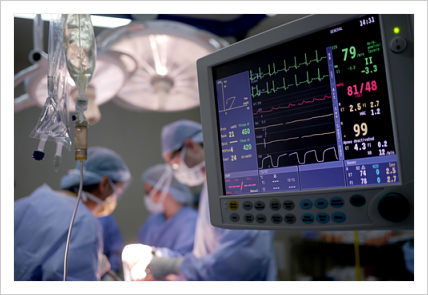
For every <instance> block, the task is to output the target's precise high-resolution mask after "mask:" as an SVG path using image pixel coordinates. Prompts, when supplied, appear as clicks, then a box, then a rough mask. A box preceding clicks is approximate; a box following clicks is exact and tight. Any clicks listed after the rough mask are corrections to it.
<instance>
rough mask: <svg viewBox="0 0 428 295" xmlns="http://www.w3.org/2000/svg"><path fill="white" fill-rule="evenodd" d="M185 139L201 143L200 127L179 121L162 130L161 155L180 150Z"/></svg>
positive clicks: (196, 124) (197, 124) (189, 122)
mask: <svg viewBox="0 0 428 295" xmlns="http://www.w3.org/2000/svg"><path fill="white" fill-rule="evenodd" d="M186 139H192V140H193V141H194V142H196V143H202V142H203V140H202V126H201V124H199V123H196V122H194V121H189V120H179V121H175V122H173V123H170V124H168V125H165V126H164V127H163V128H162V154H163V155H165V154H167V153H170V152H174V151H176V150H178V149H180V148H181V147H182V146H183V145H184V142H185V141H186Z"/></svg>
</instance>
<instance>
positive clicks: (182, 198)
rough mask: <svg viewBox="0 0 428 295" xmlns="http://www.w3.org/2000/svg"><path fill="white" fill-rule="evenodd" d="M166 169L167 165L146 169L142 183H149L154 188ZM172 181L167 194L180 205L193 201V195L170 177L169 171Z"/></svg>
mask: <svg viewBox="0 0 428 295" xmlns="http://www.w3.org/2000/svg"><path fill="white" fill-rule="evenodd" d="M167 169H170V166H169V165H168V164H158V165H156V166H153V167H150V168H149V169H147V170H146V171H145V172H144V173H143V175H142V177H141V178H142V180H143V182H147V183H149V184H150V185H151V186H153V187H154V186H155V185H156V183H157V182H158V181H159V179H160V178H161V177H162V175H163V174H164V173H168V171H167ZM170 173H171V176H172V180H171V185H170V186H169V188H168V190H167V192H168V193H169V194H170V195H171V196H172V197H173V198H174V199H175V200H176V201H177V202H180V203H182V204H190V203H192V201H193V195H192V193H191V192H190V190H189V188H188V187H187V186H185V185H184V184H182V183H181V182H178V181H177V180H176V179H175V178H174V176H173V175H172V171H170ZM164 188H165V187H164V186H161V187H160V188H159V189H160V190H162V189H164Z"/></svg>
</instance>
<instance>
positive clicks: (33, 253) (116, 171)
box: [14, 147, 131, 281]
mask: <svg viewBox="0 0 428 295" xmlns="http://www.w3.org/2000/svg"><path fill="white" fill-rule="evenodd" d="M79 169H80V164H79V163H78V164H77V167H76V168H75V169H73V170H70V171H69V173H68V174H67V175H66V176H65V177H63V178H62V180H61V189H62V190H61V191H54V190H52V189H51V188H50V187H49V186H47V185H46V184H45V185H42V186H41V187H39V188H37V189H36V190H35V191H34V192H33V193H32V194H31V195H29V196H28V197H25V198H22V199H20V200H18V201H16V202H15V251H14V252H15V253H14V254H15V257H14V259H15V263H14V266H15V274H14V275H15V280H19V281H22V280H23V281H29V280H62V279H63V266H64V251H65V244H66V240H67V231H68V226H69V223H70V219H71V216H72V212H73V209H74V206H75V202H76V195H77V190H78V187H79V182H80V180H79ZM130 178H131V175H130V172H129V169H128V167H127V166H126V164H125V163H124V161H123V160H122V158H121V157H120V156H119V155H118V154H116V153H115V152H113V151H111V150H109V149H106V148H102V147H93V148H89V149H88V159H87V161H84V162H83V192H82V203H83V204H81V206H79V208H78V210H77V214H76V217H75V220H74V226H73V231H72V235H71V241H70V248H69V249H70V251H69V256H68V268H67V269H68V277H67V279H68V280H79V281H86V280H97V279H100V276H101V273H100V265H102V264H101V262H102V261H103V260H102V259H99V258H100V257H102V249H103V243H102V237H101V227H100V224H99V222H98V221H97V219H96V217H101V216H106V215H109V214H111V213H112V212H113V211H114V209H115V208H116V203H117V200H118V197H119V195H120V194H121V193H122V192H123V190H124V188H125V186H126V184H127V182H128V181H129V180H130Z"/></svg>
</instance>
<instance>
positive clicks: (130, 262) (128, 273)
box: [122, 244, 153, 281]
mask: <svg viewBox="0 0 428 295" xmlns="http://www.w3.org/2000/svg"><path fill="white" fill-rule="evenodd" d="M152 257H153V249H152V247H150V246H147V245H144V244H131V245H126V246H125V247H124V248H123V251H122V263H123V274H124V276H125V281H139V280H143V279H144V278H145V277H146V268H147V265H148V264H149V263H150V261H151V260H152Z"/></svg>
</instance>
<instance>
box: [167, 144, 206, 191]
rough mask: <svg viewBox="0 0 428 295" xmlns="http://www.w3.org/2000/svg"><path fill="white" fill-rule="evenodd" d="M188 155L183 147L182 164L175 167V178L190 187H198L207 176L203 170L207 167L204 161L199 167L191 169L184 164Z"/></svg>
mask: <svg viewBox="0 0 428 295" xmlns="http://www.w3.org/2000/svg"><path fill="white" fill-rule="evenodd" d="M185 154H186V148H185V147H183V149H182V150H181V153H180V164H179V165H177V167H174V176H175V178H176V179H177V180H178V181H180V182H181V183H183V184H186V185H188V186H197V185H200V184H202V183H203V182H204V180H205V174H204V172H203V171H202V168H204V167H205V161H202V162H201V163H199V164H198V165H196V166H194V167H192V168H189V166H187V164H186V163H185V162H184V156H185Z"/></svg>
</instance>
